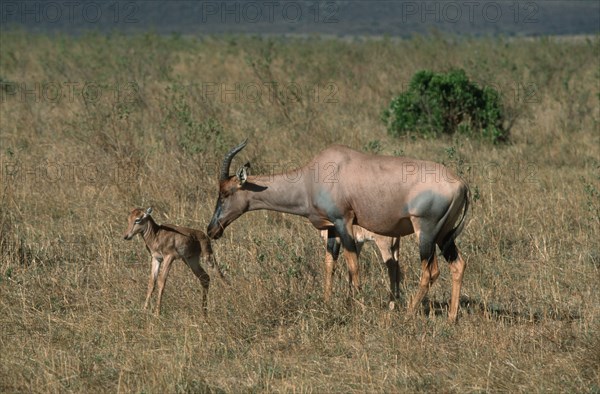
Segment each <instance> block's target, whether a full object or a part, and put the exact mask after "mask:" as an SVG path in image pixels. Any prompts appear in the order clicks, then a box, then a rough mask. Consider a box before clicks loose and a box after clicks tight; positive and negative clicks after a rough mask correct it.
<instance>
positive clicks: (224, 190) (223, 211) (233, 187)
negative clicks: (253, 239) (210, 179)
mask: <svg viewBox="0 0 600 394" xmlns="http://www.w3.org/2000/svg"><path fill="white" fill-rule="evenodd" d="M245 146H246V141H244V142H242V143H241V144H240V145H238V146H236V147H235V148H233V149H231V150H230V151H229V152H228V153H227V154H226V155H225V159H224V160H223V166H222V168H221V176H220V179H219V197H218V198H217V205H216V206H215V212H214V213H213V217H212V219H211V221H210V223H209V224H208V228H207V229H206V233H207V234H208V236H209V237H210V238H212V239H218V238H220V237H221V236H222V235H223V231H224V230H225V228H226V227H227V226H229V224H230V223H231V222H233V221H234V220H235V219H237V218H239V217H240V216H241V215H242V214H243V213H244V212H246V211H247V210H248V195H247V193H246V192H245V191H244V184H245V183H246V178H247V174H246V171H247V169H248V168H249V167H250V163H246V164H245V165H244V166H243V167H242V168H240V169H239V170H238V171H237V173H236V174H235V175H234V176H229V167H230V166H231V161H232V160H233V157H234V156H235V155H236V154H237V153H238V152H239V151H241V150H242V149H243V148H244V147H245Z"/></svg>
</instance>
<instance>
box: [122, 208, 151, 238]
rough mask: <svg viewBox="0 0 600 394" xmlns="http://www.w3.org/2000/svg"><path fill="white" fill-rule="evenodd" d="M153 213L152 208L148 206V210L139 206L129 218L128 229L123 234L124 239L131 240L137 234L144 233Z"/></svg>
mask: <svg viewBox="0 0 600 394" xmlns="http://www.w3.org/2000/svg"><path fill="white" fill-rule="evenodd" d="M151 213H152V208H148V209H147V210H146V212H144V211H142V210H141V209H139V208H135V209H134V210H132V211H131V213H130V214H129V217H128V218H127V230H125V233H124V234H123V239H125V240H127V241H129V240H130V239H131V238H133V237H134V236H135V235H136V234H140V233H143V232H144V230H146V226H147V225H148V219H149V218H150V214H151Z"/></svg>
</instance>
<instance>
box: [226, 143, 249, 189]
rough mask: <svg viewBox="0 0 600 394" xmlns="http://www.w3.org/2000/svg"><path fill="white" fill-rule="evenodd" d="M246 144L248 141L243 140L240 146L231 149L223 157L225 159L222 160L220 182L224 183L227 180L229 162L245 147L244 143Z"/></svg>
mask: <svg viewBox="0 0 600 394" xmlns="http://www.w3.org/2000/svg"><path fill="white" fill-rule="evenodd" d="M247 142H248V139H245V140H244V142H242V143H241V144H239V145H238V146H236V147H235V148H233V149H232V150H230V151H229V152H228V153H227V154H226V155H225V159H223V166H222V167H221V178H220V180H222V181H224V180H227V179H229V167H230V166H231V160H233V157H234V156H235V155H236V154H237V153H238V152H239V151H241V150H242V149H244V147H245V146H246V143H247Z"/></svg>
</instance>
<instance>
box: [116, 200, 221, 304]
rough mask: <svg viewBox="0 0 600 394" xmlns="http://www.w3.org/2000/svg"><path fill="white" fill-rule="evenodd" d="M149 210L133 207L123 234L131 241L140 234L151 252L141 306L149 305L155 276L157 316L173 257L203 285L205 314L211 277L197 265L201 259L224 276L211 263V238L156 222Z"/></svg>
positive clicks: (190, 230)
mask: <svg viewBox="0 0 600 394" xmlns="http://www.w3.org/2000/svg"><path fill="white" fill-rule="evenodd" d="M151 213H152V208H148V209H147V210H146V212H144V211H143V210H141V209H139V208H135V209H133V210H132V211H131V213H130V214H129V216H128V218H127V223H128V225H127V230H125V234H123V238H124V239H125V240H131V239H132V238H133V237H134V236H135V235H136V234H141V235H142V237H143V238H144V242H145V243H146V249H148V251H149V252H150V254H151V255H152V271H151V272H150V280H149V282H148V292H147V294H146V302H145V303H144V309H147V308H148V303H149V302H150V296H151V295H152V292H153V291H154V285H155V283H156V281H157V279H158V300H157V303H156V312H155V313H156V315H159V314H160V302H161V299H162V294H163V290H164V288H165V283H166V281H167V276H168V275H169V270H170V269H171V263H172V262H173V261H174V260H176V259H182V260H183V261H185V262H186V264H187V265H188V266H189V267H190V268H191V270H192V272H193V273H194V275H196V277H197V278H198V279H199V280H200V284H201V285H202V288H203V291H202V312H203V313H204V314H205V315H206V297H207V293H208V288H209V285H210V276H209V275H208V274H207V273H206V271H204V269H202V267H201V266H200V260H202V261H203V262H204V263H206V264H207V265H208V267H209V269H210V270H211V271H214V272H216V273H217V275H218V276H219V277H220V278H223V274H222V273H221V271H220V270H219V268H218V266H217V265H216V264H215V262H214V257H213V253H212V248H211V245H210V239H208V237H207V236H206V234H205V233H203V232H202V231H200V230H194V229H192V228H187V227H180V226H175V225H172V224H156V222H155V221H154V219H152V216H150V214H151ZM161 265H162V270H161ZM159 271H160V274H159Z"/></svg>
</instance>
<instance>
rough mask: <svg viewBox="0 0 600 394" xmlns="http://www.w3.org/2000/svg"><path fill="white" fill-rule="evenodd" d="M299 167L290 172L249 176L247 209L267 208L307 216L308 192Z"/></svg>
mask: <svg viewBox="0 0 600 394" xmlns="http://www.w3.org/2000/svg"><path fill="white" fill-rule="evenodd" d="M303 175H304V174H303V173H302V170H301V169H298V170H296V171H293V172H292V173H283V174H276V175H258V176H249V177H248V181H247V182H248V183H249V184H250V187H249V188H248V190H247V192H248V193H249V205H248V210H249V211H255V210H259V209H268V210H270V211H277V212H283V213H291V214H294V215H299V216H305V217H306V216H308V215H309V212H308V207H309V204H308V200H309V199H308V192H307V190H306V185H305V182H304V179H303V178H304V177H303Z"/></svg>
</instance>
